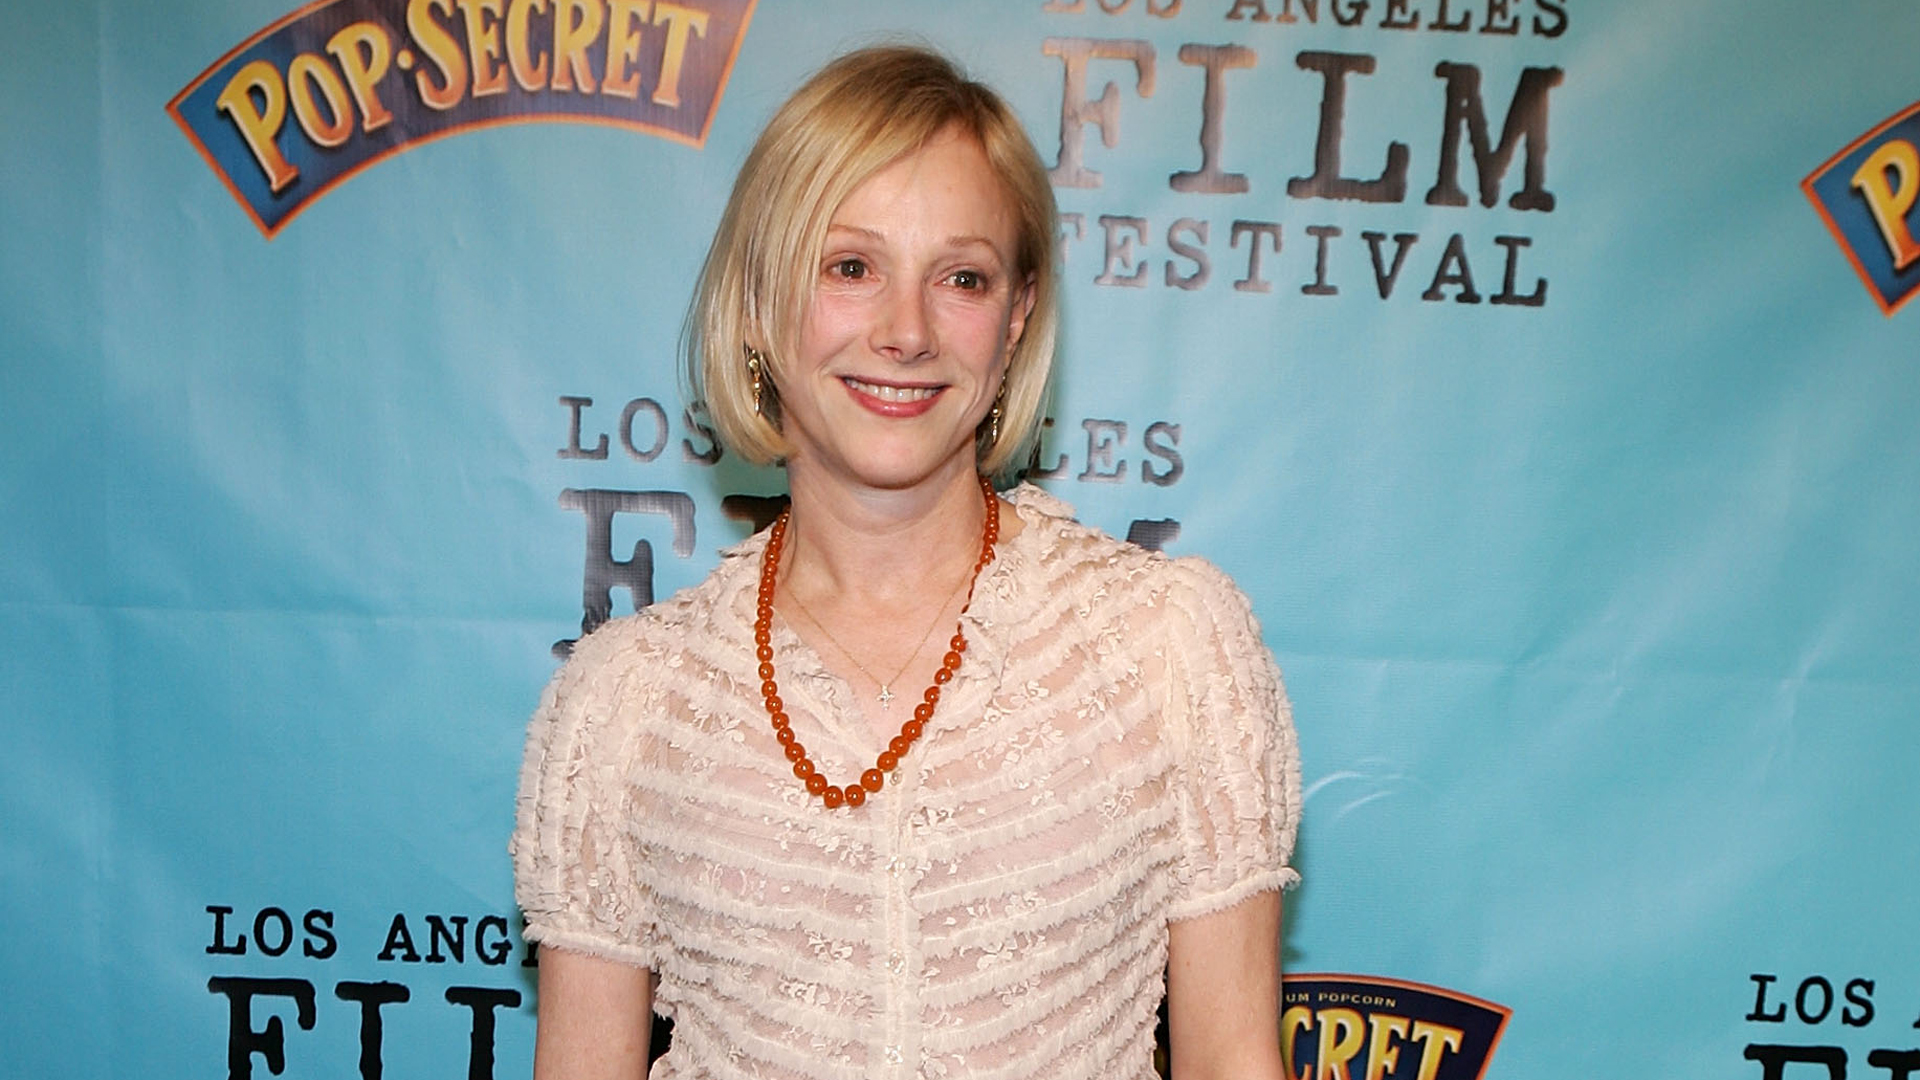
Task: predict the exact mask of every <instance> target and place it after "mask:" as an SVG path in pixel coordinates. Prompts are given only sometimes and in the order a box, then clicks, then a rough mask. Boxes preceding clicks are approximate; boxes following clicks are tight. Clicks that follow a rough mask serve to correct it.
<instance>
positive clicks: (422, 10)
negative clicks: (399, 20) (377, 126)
mask: <svg viewBox="0 0 1920 1080" xmlns="http://www.w3.org/2000/svg"><path fill="white" fill-rule="evenodd" d="M434 8H439V9H440V10H441V11H444V12H446V13H447V17H448V18H452V17H453V0H407V33H408V35H409V36H411V37H412V38H413V43H414V44H415V45H418V46H419V47H420V51H421V52H423V53H425V54H426V56H427V59H428V60H431V61H433V65H434V66H435V67H437V68H439V69H440V85H439V86H434V85H433V83H432V81H431V80H429V79H428V78H427V71H426V69H425V68H422V69H420V70H419V71H416V72H414V73H413V83H414V86H416V87H418V88H419V90H420V100H421V101H422V102H424V103H425V104H426V106H427V107H428V108H430V109H441V110H445V109H451V108H453V107H454V106H455V105H458V104H460V99H461V98H463V97H465V96H466V94H467V58H466V57H464V56H461V55H460V43H459V42H457V41H455V40H453V35H452V34H450V33H448V32H447V28H446V27H444V26H441V25H440V24H439V23H437V22H434V21H433V9H434Z"/></svg>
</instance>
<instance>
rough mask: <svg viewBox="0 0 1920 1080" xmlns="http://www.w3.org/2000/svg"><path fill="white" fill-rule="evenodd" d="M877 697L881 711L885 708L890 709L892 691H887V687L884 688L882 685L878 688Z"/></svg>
mask: <svg viewBox="0 0 1920 1080" xmlns="http://www.w3.org/2000/svg"><path fill="white" fill-rule="evenodd" d="M878 697H879V700H880V707H881V708H883V709H885V708H890V707H891V706H892V703H893V691H892V690H889V689H888V688H887V687H886V686H885V685H882V686H881V687H880V693H879V695H878Z"/></svg>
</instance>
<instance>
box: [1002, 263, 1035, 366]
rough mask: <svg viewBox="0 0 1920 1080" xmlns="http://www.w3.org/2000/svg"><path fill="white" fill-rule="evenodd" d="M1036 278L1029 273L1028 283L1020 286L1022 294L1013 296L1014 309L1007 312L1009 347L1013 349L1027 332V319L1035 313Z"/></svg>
mask: <svg viewBox="0 0 1920 1080" xmlns="http://www.w3.org/2000/svg"><path fill="white" fill-rule="evenodd" d="M1035 299H1036V297H1035V295H1034V278H1033V275H1032V274H1028V275H1027V280H1026V283H1025V284H1023V285H1022V286H1020V295H1019V296H1016V297H1014V298H1013V310H1012V311H1010V312H1008V314H1007V348H1008V349H1009V350H1011V349H1012V348H1013V347H1014V346H1015V345H1018V344H1020V335H1021V334H1023V333H1025V332H1026V329H1027V319H1028V318H1029V317H1030V316H1032V314H1033V303H1034V300H1035Z"/></svg>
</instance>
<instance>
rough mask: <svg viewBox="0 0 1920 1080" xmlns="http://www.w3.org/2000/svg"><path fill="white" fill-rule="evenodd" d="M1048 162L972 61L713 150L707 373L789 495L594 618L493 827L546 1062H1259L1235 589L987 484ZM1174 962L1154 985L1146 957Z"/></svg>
mask: <svg viewBox="0 0 1920 1080" xmlns="http://www.w3.org/2000/svg"><path fill="white" fill-rule="evenodd" d="M1054 228H1055V219H1054V208H1053V200H1052V194H1051V191H1050V189H1049V187H1048V183H1047V177H1046V173H1045V170H1044V168H1043V167H1042V165H1041V164H1040V162H1039V160H1038V159H1037V157H1036V156H1035V154H1034V152H1033V149H1032V146H1031V145H1030V143H1029V142H1028V140H1027V138H1026V136H1025V134H1024V132H1023V131H1022V130H1021V128H1020V126H1019V123H1018V121H1017V120H1016V119H1015V118H1014V117H1013V115H1012V113H1011V112H1010V111H1009V110H1008V109H1007V107H1006V105H1005V104H1004V103H1003V102H1002V101H1001V100H1000V99H999V98H998V97H997V96H995V95H994V94H993V92H992V91H990V90H988V89H986V88H985V87H982V86H980V85H978V84H975V83H971V82H967V81H965V80H964V79H963V78H962V77H961V76H960V75H959V74H958V73H956V72H955V71H954V70H953V68H952V67H951V65H949V64H948V63H947V62H946V61H945V60H943V59H941V58H940V57H938V56H935V55H932V54H930V53H927V52H925V51H922V50H917V49H909V48H882V49H872V50H866V51H862V52H858V53H853V54H851V55H848V56H845V57H842V58H841V59H839V60H837V61H835V62H834V63H832V64H831V65H829V66H828V67H827V68H825V69H824V70H822V71H821V72H820V73H819V74H818V75H816V76H815V77H814V78H813V79H812V80H811V81H809V82H808V83H807V84H806V85H805V86H804V87H802V88H801V89H800V90H799V92H798V93H796V94H795V95H794V97H793V98H792V99H791V100H789V101H788V102H787V103H786V104H785V105H784V106H783V107H782V108H781V109H780V111H779V113H778V114H777V115H776V116H775V117H774V119H773V120H772V122H771V123H770V124H769V125H768V127H767V129H766V131H765V132H764V133H762V135H761V137H760V139H759V141H758V143H757V144H756V145H755V147H754V149H753V151H752V153H751V154H750V155H749V157H748V159H747V161H746V164H745V165H744V166H743V167H742V169H741V172H740V176H739V178H738V180H737V182H736V184H735V187H734V190H733V195H732V198H731V201H730V202H729V204H728V207H727V211H726V216H725V218H724V219H723V221H722V223H721V225H720V229H719V232H718V234H717V235H716V237H715V239H714V242H713V248H712V251H711V252H710V253H709V255H708V258H707V264H706V268H705V270H704V272H703V274H702V277H701V281H700V284H699V288H698V295H697V297H696V299H695V301H694V306H693V311H692V313H691V316H690V320H689V321H690V333H689V340H690V348H689V354H690V362H691V364H692V369H693V379H694V385H695V389H696V392H697V393H699V394H701V395H702V396H703V397H704V399H705V400H706V402H707V404H708V407H709V409H710V411H711V413H712V415H713V418H714V421H715V426H716V429H717V430H718V431H719V432H720V434H721V436H722V438H723V439H724V440H725V441H726V443H727V444H728V445H729V446H730V447H731V448H732V449H734V450H735V451H736V452H738V453H741V454H742V455H744V456H746V457H748V458H750V459H755V460H760V461H773V460H779V461H781V462H783V463H784V465H785V467H786V470H787V476H788V481H789V485H790V490H791V494H792V505H791V509H790V511H789V513H788V514H787V515H786V516H785V517H783V518H782V519H781V520H780V521H779V522H778V523H776V524H775V525H774V526H773V527H772V528H770V529H768V530H766V531H765V532H764V533H762V534H760V535H757V536H755V537H753V538H752V539H750V540H748V541H747V542H745V543H743V544H741V545H739V546H738V547H736V548H734V549H733V550H731V551H729V552H727V553H726V557H725V558H724V560H723V562H722V564H721V565H720V566H719V567H718V568H717V569H716V570H715V571H714V572H713V574H712V575H711V576H710V577H709V578H708V579H707V580H706V581H705V582H704V583H702V584H701V585H699V586H697V587H695V588H693V589H690V590H687V591H686V592H684V593H682V594H680V595H679V596H676V597H674V598H673V599H671V600H668V601H665V602H663V603H659V604H655V605H653V606H652V607H649V608H648V609H646V610H645V611H644V612H642V613H640V614H639V615H636V616H634V617H632V618H630V619H624V620H619V621H616V622H613V623H609V624H608V625H606V626H605V627H602V628H601V629H599V630H597V631H595V632H594V633H593V634H592V635H590V636H589V637H587V638H585V639H584V640H582V641H581V642H580V643H579V645H578V646H577V647H576V649H575V650H574V653H573V656H572V659H571V660H570V661H569V663H568V664H567V665H566V667H565V668H564V669H563V670H562V671H561V672H560V674H559V675H558V676H556V677H555V679H554V682H553V685H552V686H551V687H549V689H548V691H547V694H546V696H545V698H544V699H543V701H542V702H541V705H540V708H539V711H538V713H537V714H536V716H535V718H534V722H533V725H532V730H531V732H530V735H529V745H528V753H527V762H526V767H525V771H524V774H523V776H522V792H521V800H520V820H519V827H518V831H517V833H516V836H515V841H514V849H515V855H516V869H517V873H518V877H519V890H520V900H521V905H522V907H523V908H524V910H525V912H526V915H527V918H528V929H527V937H528V938H529V939H530V940H534V941H538V942H540V943H541V945H542V946H543V948H542V950H541V959H540V1002H539V1017H540V1021H539V1036H538V1042H537V1047H536V1060H535V1074H536V1076H537V1077H539V1078H540V1080H554V1078H560V1077H567V1078H601V1077H622V1078H631V1077H638V1076H640V1075H642V1074H643V1073H644V1071H645V1068H646V1062H647V1051H648V1046H647V1036H648V1030H649V1022H648V1020H649V1011H650V1010H651V1011H655V1012H659V1013H661V1014H662V1015H667V1016H671V1017H672V1018H673V1020H674V1022H675V1027H674V1038H673V1044H672V1049H671V1050H670V1051H669V1052H668V1053H667V1055H666V1056H665V1057H663V1058H662V1059H661V1060H660V1063H659V1065H658V1066H656V1068H655V1070H654V1075H655V1076H656V1077H660V1076H669V1077H693V1076H698V1077H708V1076H713V1077H736V1076H762V1077H822V1078H830V1077H855V1076H861V1077H866V1076H927V1077H941V1076H951V1077H960V1076H981V1077H1040V1076H1046V1077H1080V1078H1092V1077H1101V1078H1103V1080H1104V1078H1109V1077H1139V1078H1145V1077H1151V1076H1152V1075H1153V1066H1152V1049H1153V1041H1154V1026H1155V1010H1156V1007H1157V1006H1158V1004H1159V1001H1160V998H1161V995H1162V993H1163V985H1164V993H1165V994H1166V996H1167V999H1168V1002H1167V1003H1168V1009H1169V1016H1170V1021H1169V1022H1170V1032H1171V1039H1170V1041H1171V1047H1172V1065H1173V1069H1174V1073H1175V1075H1176V1076H1177V1077H1180V1078H1181V1080H1192V1078H1204V1077H1232V1078H1234V1080H1254V1078H1267V1077H1272V1078H1278V1077H1280V1076H1281V1075H1282V1074H1281V1063H1280V1057H1279V1052H1278V1037H1277V1032H1276V1020H1277V1016H1278V1004H1277V1002H1278V970H1277V967H1278V965H1277V934H1278V926H1279V917H1280V902H1279V897H1278V891H1277V890H1278V889H1279V888H1280V887H1282V886H1284V885H1286V884H1288V883H1290V882H1291V881H1292V880H1293V873H1292V871H1290V870H1288V869H1287V868H1286V858H1287V855H1288V853H1289V850H1290V848H1291V846H1292V839H1293V828H1294V822H1295V818H1296V813H1297V809H1298V805H1299V779H1298V777H1299V772H1298V765H1297V762H1296V757H1295V752H1294V740H1293V733H1292V728H1291V726H1290V723H1289V721H1288V718H1287V711H1286V702H1285V699H1284V696H1283V694H1282V691H1281V688H1280V684H1279V681H1278V675H1277V672H1276V671H1275V670H1274V668H1273V665H1272V660H1271V658H1270V656H1269V655H1268V653H1267V651H1266V649H1265V647H1264V646H1263V645H1262V644H1261V642H1260V638H1259V632H1258V628H1257V627H1256V626H1255V624H1254V622H1253V619H1252V616H1251V614H1250V612H1249V610H1248V608H1247V604H1246V601H1245V599H1244V598H1243V597H1242V596H1241V595H1240V593H1239V592H1238V591H1237V590H1236V589H1234V587H1233V586H1232V584H1231V583H1230V582H1228V581H1227V580H1226V579H1225V578H1224V576H1222V575H1221V574H1220V573H1219V572H1218V571H1217V570H1214V569H1213V568H1211V567H1210V566H1208V565H1207V564H1205V563H1202V562H1199V561H1198V560H1168V559H1165V558H1163V557H1162V556H1160V555H1157V554H1154V553H1150V552H1146V551H1143V550H1141V549H1139V548H1135V547H1132V546H1130V545H1127V544H1123V543H1120V542H1118V541H1115V540H1113V539H1112V538H1110V537H1107V536H1105V535H1103V534H1101V533H1098V532H1096V531H1094V530H1090V529H1087V528H1084V527H1082V526H1080V525H1078V524H1076V523H1074V522H1073V521H1072V520H1071V512H1070V511H1069V510H1068V509H1067V508H1066V507H1064V506H1063V505H1062V504H1060V503H1059V502H1057V501H1055V500H1053V499H1051V498H1049V497H1048V496H1046V495H1044V494H1041V493H1040V492H1039V491H1037V490H1036V489H1033V488H1031V487H1020V488H1018V489H1016V490H1015V491H1013V492H1012V493H1011V497H1010V501H1008V500H1004V499H1002V498H1001V497H1000V496H998V495H997V494H995V492H994V489H993V487H992V486H991V485H990V484H989V483H988V482H987V480H986V479H984V478H986V477H991V476H994V475H996V474H1000V473H1003V472H1005V471H1006V470H1007V466H1008V463H1009V462H1014V461H1018V460H1021V459H1022V453H1023V451H1024V450H1025V449H1026V448H1027V447H1029V446H1030V445H1031V442H1032V440H1033V439H1034V438H1035V435H1036V432H1037V429H1038V427H1039V421H1040V412H1041V408H1042V398H1043V394H1044V390H1045V386H1046V381H1047V375H1048V368H1049V365H1050V362H1051V355H1052V348H1053V337H1054V289H1055V277H1054V274H1055V270H1054V265H1055V263H1054V256H1055V251H1054V242H1053V236H1054ZM1163 973H1164V975H1165V981H1164V984H1163V981H1162V978H1163Z"/></svg>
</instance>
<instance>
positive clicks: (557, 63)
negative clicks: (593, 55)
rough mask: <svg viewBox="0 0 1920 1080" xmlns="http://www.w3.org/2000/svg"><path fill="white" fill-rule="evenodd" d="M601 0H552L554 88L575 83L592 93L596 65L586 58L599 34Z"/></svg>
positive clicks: (571, 86)
mask: <svg viewBox="0 0 1920 1080" xmlns="http://www.w3.org/2000/svg"><path fill="white" fill-rule="evenodd" d="M603 17H604V16H603V15H602V14H601V11H600V0H554V4H553V88H554V89H555V90H572V89H573V87H574V84H575V83H578V84H579V85H580V92H581V93H583V94H591V93H593V88H594V81H593V65H592V64H590V63H588V62H587V48H588V46H590V45H592V44H593V40H594V39H595V38H597V37H599V36H600V23H601V20H602V19H603Z"/></svg>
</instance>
